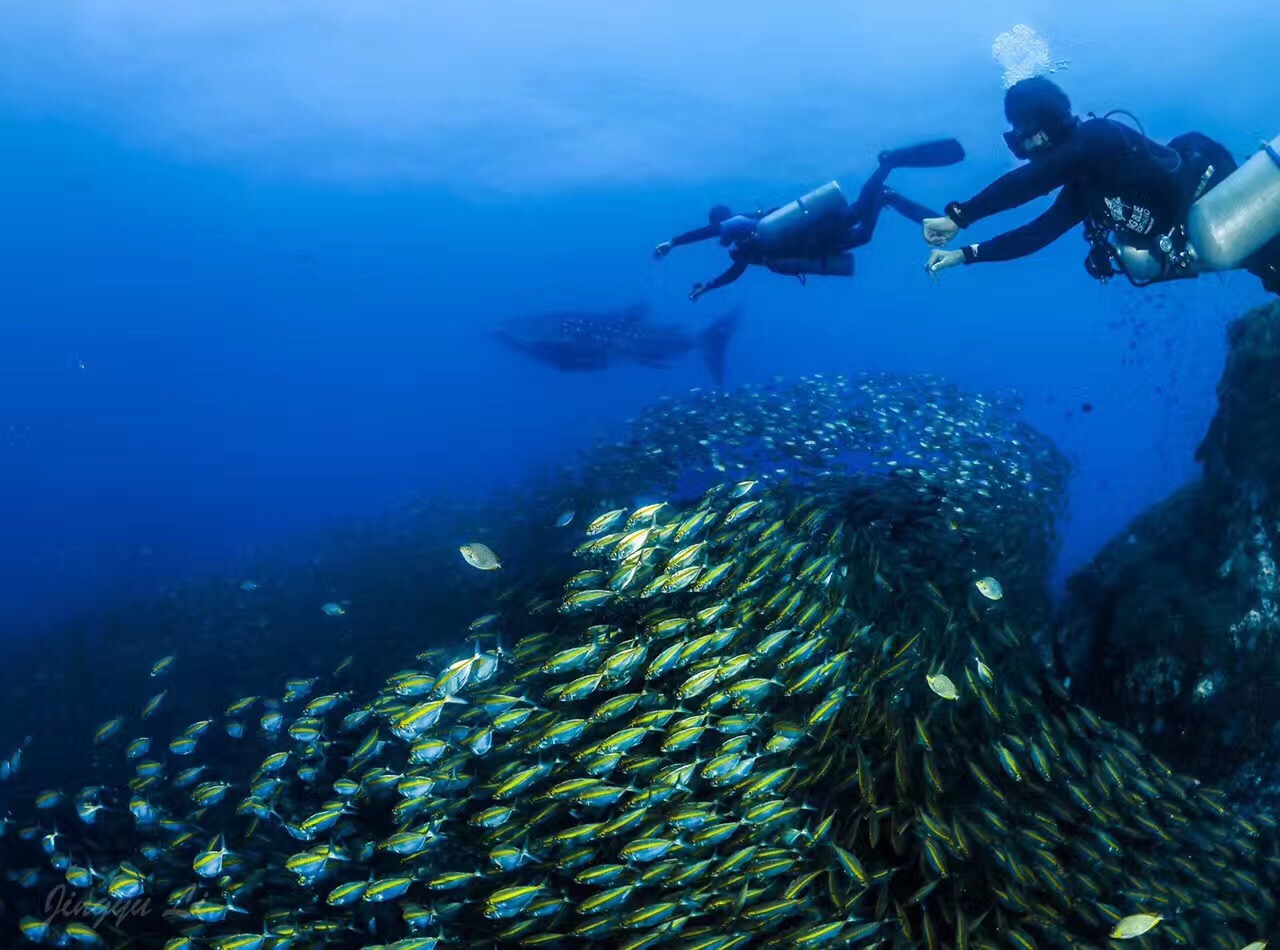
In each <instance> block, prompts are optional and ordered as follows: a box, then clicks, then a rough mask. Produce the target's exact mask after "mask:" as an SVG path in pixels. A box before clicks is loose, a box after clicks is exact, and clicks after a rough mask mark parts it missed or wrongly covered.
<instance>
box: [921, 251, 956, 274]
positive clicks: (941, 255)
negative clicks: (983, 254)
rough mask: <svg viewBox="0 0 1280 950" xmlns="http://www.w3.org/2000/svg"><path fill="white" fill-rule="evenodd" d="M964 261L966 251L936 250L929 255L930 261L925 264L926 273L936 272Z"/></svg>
mask: <svg viewBox="0 0 1280 950" xmlns="http://www.w3.org/2000/svg"><path fill="white" fill-rule="evenodd" d="M963 263H964V251H934V252H933V253H931V254H930V255H929V262H928V263H927V264H925V265H924V269H925V271H926V273H929V274H936V273H937V272H938V271H940V270H946V269H947V268H948V267H955V266H956V265H958V264H963Z"/></svg>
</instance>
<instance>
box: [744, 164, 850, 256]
mask: <svg viewBox="0 0 1280 950" xmlns="http://www.w3.org/2000/svg"><path fill="white" fill-rule="evenodd" d="M848 207H849V205H848V202H846V201H845V200H844V195H843V194H841V193H840V184H839V182H834V181H833V182H828V183H827V184H825V185H823V186H822V187H821V188H815V189H814V190H813V191H811V192H809V193H808V194H807V195H804V196H803V197H800V198H797V199H796V200H795V201H793V202H791V203H790V204H785V205H783V206H782V207H781V208H779V209H778V210H776V211H773V212H771V213H770V214H767V215H765V217H763V218H761V219H760V223H759V224H757V225H756V232H755V238H754V240H755V241H756V243H757V245H758V246H759V247H760V249H761V250H763V251H769V250H773V249H782V248H785V247H786V246H787V245H788V244H791V243H794V242H795V241H796V239H797V238H801V243H803V234H804V232H805V231H807V230H808V229H809V228H811V227H813V226H814V225H815V224H817V223H818V222H820V221H823V220H825V219H828V218H831V217H833V216H835V215H837V214H843V213H844V212H845V211H846V210H847V209H848Z"/></svg>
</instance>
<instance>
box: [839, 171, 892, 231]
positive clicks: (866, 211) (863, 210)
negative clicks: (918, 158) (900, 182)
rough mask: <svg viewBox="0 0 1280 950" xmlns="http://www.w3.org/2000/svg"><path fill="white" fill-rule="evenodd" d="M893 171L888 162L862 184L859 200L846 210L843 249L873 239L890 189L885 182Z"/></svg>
mask: <svg viewBox="0 0 1280 950" xmlns="http://www.w3.org/2000/svg"><path fill="white" fill-rule="evenodd" d="M891 171H893V166H891V165H887V164H882V165H881V166H880V167H879V168H877V169H876V170H875V172H873V173H872V175H871V177H870V178H868V179H867V181H866V184H864V185H863V186H862V191H860V192H858V200H857V201H855V202H854V203H853V204H851V205H850V206H849V210H848V211H847V212H845V218H844V221H845V232H844V234H843V235H842V239H841V241H840V245H841V246H840V249H841V250H843V251H848V250H852V249H853V248H855V247H862V245H864V244H866V243H867V242H868V241H870V240H871V236H872V235H873V234H874V233H875V230H876V222H878V221H879V220H880V209H881V208H883V207H884V205H885V201H886V199H887V196H888V194H889V189H887V188H885V186H884V182H885V179H886V178H888V177H889V172H891Z"/></svg>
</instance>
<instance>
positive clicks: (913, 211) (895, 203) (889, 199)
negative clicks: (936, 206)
mask: <svg viewBox="0 0 1280 950" xmlns="http://www.w3.org/2000/svg"><path fill="white" fill-rule="evenodd" d="M884 203H885V204H887V205H888V206H889V207H890V208H892V209H893V210H894V211H896V212H898V214H900V215H902V216H903V217H904V218H906V219H907V220H908V221H914V222H915V223H916V224H923V223H924V219H925V218H937V217H940V215H939V214H938V212H936V211H934V210H933V209H932V208H926V207H925V206H924V205H922V204H920V202H918V201H912V200H911V199H910V198H908V197H907V196H906V195H900V194H898V193H897V192H896V191H893V190H892V189H890V188H886V189H885V190H884Z"/></svg>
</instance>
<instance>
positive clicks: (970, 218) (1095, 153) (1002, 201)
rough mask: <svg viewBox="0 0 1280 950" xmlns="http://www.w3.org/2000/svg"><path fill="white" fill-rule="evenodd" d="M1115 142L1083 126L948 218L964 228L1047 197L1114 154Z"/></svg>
mask: <svg viewBox="0 0 1280 950" xmlns="http://www.w3.org/2000/svg"><path fill="white" fill-rule="evenodd" d="M1113 141H1118V140H1116V139H1115V138H1114V136H1111V135H1109V134H1108V130H1107V129H1106V128H1105V127H1103V126H1102V125H1100V124H1095V123H1093V122H1086V123H1083V124H1082V125H1080V126H1079V127H1078V128H1077V129H1076V130H1075V133H1074V134H1073V135H1072V136H1071V138H1069V139H1068V140H1067V141H1065V142H1063V143H1062V144H1061V145H1059V146H1057V147H1056V148H1053V149H1051V150H1050V151H1049V152H1048V153H1047V154H1046V155H1045V156H1044V157H1043V158H1038V159H1036V160H1035V161H1032V162H1028V163H1027V164H1026V165H1023V166H1022V167H1021V168H1017V169H1014V170H1013V171H1011V172H1009V174H1007V175H1004V176H1002V177H1000V178H997V179H996V180H995V181H994V182H992V183H991V184H990V185H988V186H987V187H986V188H984V189H982V191H980V192H978V193H977V194H976V195H974V196H973V197H972V198H970V199H969V200H968V201H953V202H951V204H949V205H947V210H946V214H947V217H949V218H950V219H951V220H952V221H954V222H955V223H956V224H957V225H959V226H960V227H962V228H967V227H968V226H969V225H971V224H973V223H974V222H975V221H980V220H982V219H983V218H989V217H990V216H991V215H993V214H999V213H1000V212H1001V211H1008V210H1009V209H1010V208H1016V207H1018V206H1019V205H1024V204H1026V203H1027V202H1028V201H1033V200H1034V199H1036V198H1039V197H1041V196H1042V195H1047V194H1048V193H1049V192H1051V191H1053V189H1055V188H1060V187H1062V186H1063V185H1065V184H1066V183H1067V182H1068V181H1070V180H1071V179H1072V178H1073V177H1075V176H1076V175H1077V174H1079V173H1080V172H1081V171H1082V170H1083V169H1084V168H1085V167H1086V166H1087V165H1088V164H1090V163H1093V162H1096V161H1098V160H1100V159H1104V158H1105V157H1106V154H1107V153H1108V152H1110V151H1113V150H1114V149H1113Z"/></svg>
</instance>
